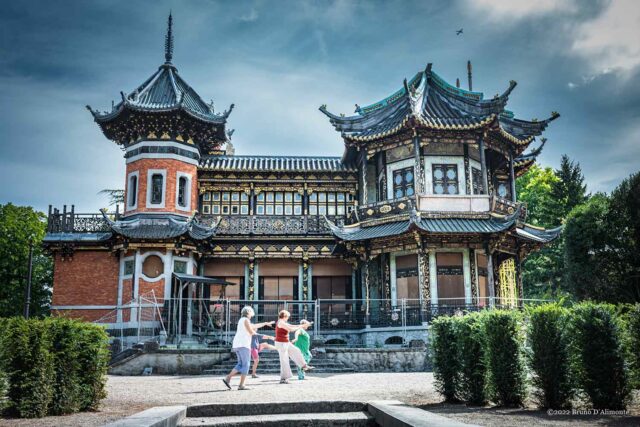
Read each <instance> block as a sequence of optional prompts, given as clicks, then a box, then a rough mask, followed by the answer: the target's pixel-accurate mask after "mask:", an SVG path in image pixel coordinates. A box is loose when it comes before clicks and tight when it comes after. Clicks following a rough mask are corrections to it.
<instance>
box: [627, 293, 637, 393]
mask: <svg viewBox="0 0 640 427" xmlns="http://www.w3.org/2000/svg"><path fill="white" fill-rule="evenodd" d="M626 320H627V321H626V344H627V345H626V347H627V360H628V361H629V363H628V365H629V376H630V379H631V383H632V384H631V385H632V386H633V388H640V304H635V305H634V306H633V308H632V309H631V310H630V311H629V312H628V313H627V316H626Z"/></svg>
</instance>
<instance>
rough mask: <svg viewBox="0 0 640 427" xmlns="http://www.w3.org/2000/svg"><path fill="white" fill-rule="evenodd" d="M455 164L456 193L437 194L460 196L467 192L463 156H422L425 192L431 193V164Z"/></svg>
mask: <svg viewBox="0 0 640 427" xmlns="http://www.w3.org/2000/svg"><path fill="white" fill-rule="evenodd" d="M434 164H436V165H440V164H448V165H453V164H455V165H456V166H457V167H458V194H439V196H453V197H455V196H460V195H466V194H467V182H466V179H465V175H466V172H465V170H464V157H463V156H424V177H425V179H424V183H425V189H424V192H425V194H431V195H433V165H434Z"/></svg>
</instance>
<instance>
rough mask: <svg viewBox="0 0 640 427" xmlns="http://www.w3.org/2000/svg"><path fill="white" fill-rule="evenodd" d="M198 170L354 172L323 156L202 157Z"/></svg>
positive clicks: (349, 167) (336, 160) (345, 165)
mask: <svg viewBox="0 0 640 427" xmlns="http://www.w3.org/2000/svg"><path fill="white" fill-rule="evenodd" d="M200 168H201V169H203V170H214V171H243V172H244V171H246V172H258V171H265V172H267V171H268V172H356V168H355V167H353V166H351V165H349V164H345V163H343V162H342V160H341V158H340V157H325V156H236V155H233V156H219V155H211V156H203V157H202V159H201V160H200Z"/></svg>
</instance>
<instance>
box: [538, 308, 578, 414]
mask: <svg viewBox="0 0 640 427" xmlns="http://www.w3.org/2000/svg"><path fill="white" fill-rule="evenodd" d="M528 315H529V324H528V330H527V332H528V343H529V348H530V351H529V353H528V355H527V356H528V357H527V361H528V364H529V367H530V369H531V373H532V374H533V375H532V377H533V378H532V383H533V386H534V387H535V391H534V396H535V398H536V400H537V402H538V405H539V406H540V407H542V408H554V409H561V408H567V407H569V406H570V403H571V398H572V397H573V388H572V384H571V373H570V359H569V344H568V337H567V334H566V332H565V325H566V322H567V320H568V318H569V316H568V310H567V309H565V308H563V307H561V306H560V305H558V304H545V305H541V306H537V307H533V308H531V309H530V310H529V311H528Z"/></svg>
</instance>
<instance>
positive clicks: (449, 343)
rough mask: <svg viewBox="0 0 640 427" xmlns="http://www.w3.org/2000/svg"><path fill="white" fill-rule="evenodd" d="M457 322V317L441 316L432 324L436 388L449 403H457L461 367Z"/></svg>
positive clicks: (432, 351) (432, 357) (432, 349)
mask: <svg viewBox="0 0 640 427" xmlns="http://www.w3.org/2000/svg"><path fill="white" fill-rule="evenodd" d="M457 320H458V319H457V318H455V317H449V316H440V317H438V318H436V319H435V320H433V322H432V323H431V360H432V362H433V378H434V380H435V388H436V391H437V392H438V393H440V394H441V395H443V396H444V398H445V400H446V401H447V402H455V401H457V398H456V394H457V390H458V372H459V366H460V364H459V357H458V349H457V346H456V344H457V339H456V338H457V335H456V323H457Z"/></svg>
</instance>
